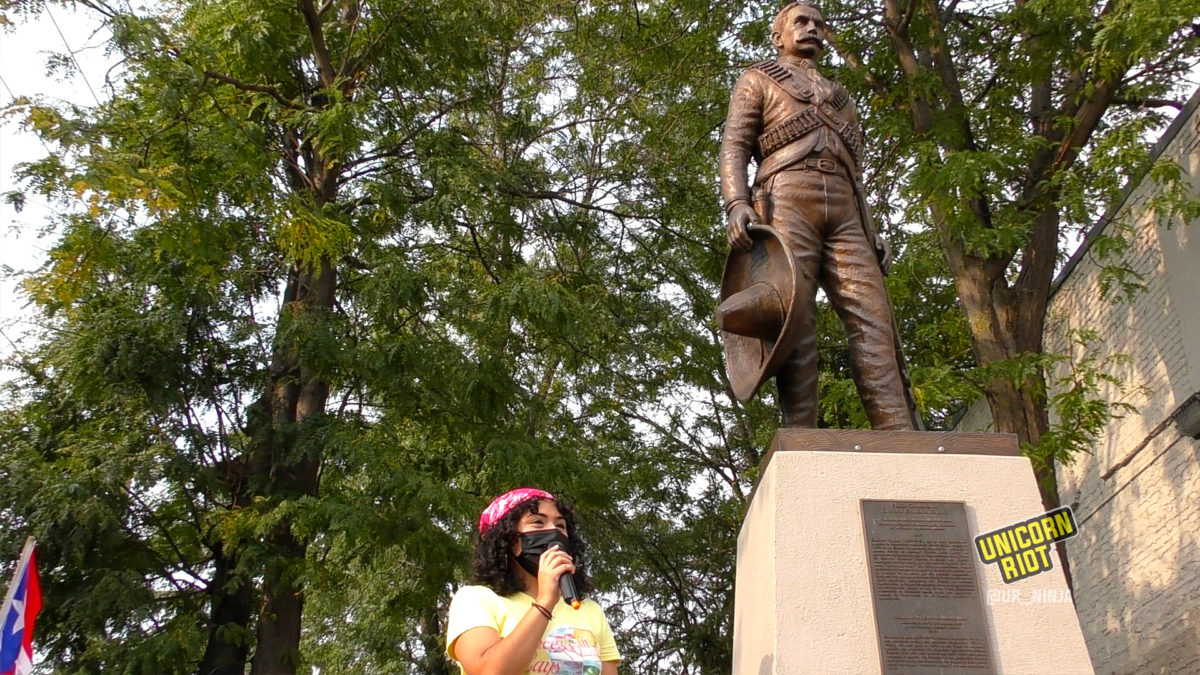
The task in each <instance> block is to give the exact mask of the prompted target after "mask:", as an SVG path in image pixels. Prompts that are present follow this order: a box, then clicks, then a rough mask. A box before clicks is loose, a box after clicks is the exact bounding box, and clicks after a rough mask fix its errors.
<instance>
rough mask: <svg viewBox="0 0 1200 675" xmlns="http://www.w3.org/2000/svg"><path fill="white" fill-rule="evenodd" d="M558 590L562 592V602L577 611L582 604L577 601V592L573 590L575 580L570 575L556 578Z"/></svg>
mask: <svg viewBox="0 0 1200 675" xmlns="http://www.w3.org/2000/svg"><path fill="white" fill-rule="evenodd" d="M558 589H559V590H560V591H562V599H563V602H565V603H567V604H568V605H570V606H571V609H579V607H580V605H582V604H583V603H582V602H580V601H579V591H577V590H575V578H574V577H572V576H571V575H570V574H563V575H562V576H561V577H559V578H558Z"/></svg>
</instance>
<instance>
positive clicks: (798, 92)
mask: <svg viewBox="0 0 1200 675" xmlns="http://www.w3.org/2000/svg"><path fill="white" fill-rule="evenodd" d="M750 70H757V71H758V72H760V73H762V74H763V75H766V76H767V77H769V78H771V81H772V82H774V83H775V84H776V85H778V86H779V88H780V89H783V90H784V91H785V92H787V94H788V95H789V96H791V97H792V98H794V99H796V100H797V101H800V102H802V103H810V102H811V101H812V97H813V90H812V89H811V88H809V87H805V86H801V85H800V83H798V82H796V78H795V77H794V76H793V75H792V71H790V70H788V69H787V68H784V67H783V66H781V65H779V64H778V63H777V62H775V61H759V62H758V63H756V64H754V65H752V66H750ZM829 84H830V85H832V87H833V98H831V99H830V100H829V104H830V105H832V106H833V109H834V110H838V111H840V110H841V109H842V108H845V107H846V105H847V104H848V103H850V92H848V91H846V88H845V87H843V86H842V85H841V83H839V82H836V81H833V80H830V81H829Z"/></svg>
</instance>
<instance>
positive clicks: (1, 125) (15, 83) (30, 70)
mask: <svg viewBox="0 0 1200 675" xmlns="http://www.w3.org/2000/svg"><path fill="white" fill-rule="evenodd" d="M10 19H11V20H12V21H13V22H14V24H15V25H14V26H7V27H5V28H4V29H3V30H0V105H2V106H3V108H2V109H3V110H4V111H5V112H7V107H8V105H9V104H10V103H11V102H12V101H13V99H14V97H20V96H26V97H29V98H31V99H37V98H42V99H43V100H47V101H70V102H73V103H80V104H88V105H95V103H96V98H95V96H100V97H103V96H105V90H104V87H103V83H104V78H105V74H106V72H107V71H108V69H109V68H110V66H111V63H112V61H111V59H110V58H109V57H108V56H107V55H106V54H105V53H104V45H105V43H106V42H107V37H108V35H109V34H108V32H107V31H104V32H102V33H97V32H96V31H97V30H98V26H99V24H98V22H95V21H90V20H89V19H88V14H87V13H86V12H73V11H70V10H69V9H66V8H63V7H62V6H60V5H57V4H52V3H46V7H45V9H44V10H43V12H42V13H41V14H40V15H39V16H38V17H37V18H36V19H32V20H28V21H25V20H23V19H21V18H20V17H18V16H10ZM60 31H61V34H60ZM68 51H70V52H73V53H74V54H75V57H76V61H77V62H78V64H79V68H80V71H79V72H74V73H70V74H68V75H64V74H62V73H56V74H55V75H53V76H50V75H47V72H46V71H47V56H48V55H49V54H63V53H67V52H68ZM89 85H90V89H89ZM93 90H94V92H95V94H94V95H93ZM18 120H19V115H12V116H5V117H4V118H3V120H2V122H0V195H3V194H5V193H7V192H9V191H11V190H15V189H17V187H18V186H17V185H16V182H15V177H14V176H13V166H14V165H15V164H19V163H21V162H25V161H30V160H34V159H38V158H41V157H43V156H45V155H46V154H47V151H46V148H45V147H44V146H43V145H42V144H41V141H40V140H39V139H38V138H37V137H35V136H34V135H33V134H31V133H27V132H24V131H22V130H21V129H20V127H19V125H18ZM50 213H51V209H50V206H49V205H48V204H46V203H45V202H44V201H42V200H41V199H40V198H38V197H35V196H32V195H27V197H26V200H25V208H24V210H23V211H21V212H20V213H17V212H16V211H15V210H14V209H13V208H12V206H10V205H9V204H8V203H6V202H0V269H3V268H12V269H14V270H18V271H19V270H29V269H31V268H33V267H35V266H36V265H38V264H39V263H40V261H41V258H42V254H43V252H44V251H45V250H46V248H47V247H48V245H49V242H48V240H45V239H39V238H38V230H39V229H40V228H41V227H43V226H44V225H45V223H46V219H47V217H48V216H49V215H50ZM24 304H25V300H24V299H23V298H22V297H20V295H19V292H18V291H17V290H16V284H15V283H14V281H13V280H12V279H0V354H8V353H10V351H11V350H12V348H13V347H12V344H11V342H10V340H16V339H17V337H18V336H19V335H20V334H21V333H23V332H24V331H25V330H26V328H27V324H26V323H25V321H24V316H25V312H23V311H22V307H23V306H24Z"/></svg>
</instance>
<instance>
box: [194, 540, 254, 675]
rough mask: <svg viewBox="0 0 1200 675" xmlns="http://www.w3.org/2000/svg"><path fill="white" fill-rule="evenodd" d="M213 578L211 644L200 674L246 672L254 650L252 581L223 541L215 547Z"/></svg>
mask: <svg viewBox="0 0 1200 675" xmlns="http://www.w3.org/2000/svg"><path fill="white" fill-rule="evenodd" d="M213 567H214V571H213V578H212V581H211V582H209V586H208V588H209V596H210V597H211V607H212V608H211V610H210V612H209V616H210V619H209V629H208V644H207V645H206V646H205V648H204V656H203V657H201V659H200V666H199V668H198V669H197V672H198V673H199V674H200V675H243V674H244V673H245V672H246V658H247V655H248V654H249V652H250V630H249V625H250V616H251V607H252V605H253V596H252V594H251V591H252V586H251V585H250V580H249V579H246V578H245V576H243V575H241V574H238V573H237V571H236V569H237V557H236V555H235V554H231V553H229V552H228V551H227V550H226V548H225V546H224V545H223V544H221V543H220V542H218V543H216V544H215V545H214V546H213Z"/></svg>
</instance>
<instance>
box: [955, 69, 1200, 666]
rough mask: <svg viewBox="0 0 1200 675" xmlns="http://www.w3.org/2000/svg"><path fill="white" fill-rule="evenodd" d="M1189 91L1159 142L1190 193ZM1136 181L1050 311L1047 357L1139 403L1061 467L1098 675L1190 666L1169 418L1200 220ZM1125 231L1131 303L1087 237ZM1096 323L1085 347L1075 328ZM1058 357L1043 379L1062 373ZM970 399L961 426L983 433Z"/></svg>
mask: <svg viewBox="0 0 1200 675" xmlns="http://www.w3.org/2000/svg"><path fill="white" fill-rule="evenodd" d="M1198 103H1200V92H1197V94H1196V95H1195V96H1193V97H1192V100H1191V102H1189V105H1188V106H1187V107H1186V108H1185V110H1184V112H1183V114H1182V115H1180V117H1179V119H1177V120H1176V122H1175V123H1174V124H1172V126H1171V127H1170V128H1169V129H1168V131H1167V133H1166V134H1165V135H1164V138H1163V141H1161V142H1160V144H1159V146H1158V147H1157V151H1158V152H1159V153H1160V154H1159V156H1160V157H1163V158H1170V159H1172V160H1174V161H1176V162H1178V163H1179V164H1180V165H1181V166H1182V167H1183V168H1184V170H1185V171H1186V172H1187V174H1188V176H1189V180H1190V184H1191V187H1192V188H1193V193H1194V194H1196V195H1197V196H1198V197H1200V112H1197V105H1198ZM1158 189H1159V188H1158V187H1157V186H1156V185H1154V184H1153V183H1152V182H1150V181H1143V182H1142V184H1140V185H1138V186H1136V187H1135V188H1133V189H1132V190H1131V191H1130V192H1129V194H1128V196H1127V198H1126V199H1125V201H1124V202H1123V203H1122V204H1121V205H1120V206H1119V207H1118V208H1117V209H1115V215H1114V216H1113V217H1112V218H1111V219H1109V220H1107V221H1104V222H1102V223H1100V224H1098V225H1097V228H1096V230H1093V233H1092V234H1091V235H1089V238H1088V240H1087V241H1085V242H1084V244H1083V245H1082V246H1081V248H1080V251H1079V252H1077V253H1076V255H1075V256H1074V257H1073V258H1072V260H1071V262H1070V263H1068V266H1067V268H1066V269H1065V270H1064V274H1063V276H1062V278H1061V280H1060V285H1059V287H1058V290H1057V292H1056V293H1055V295H1054V296H1053V298H1052V300H1051V305H1050V311H1049V316H1048V318H1047V323H1046V348H1047V350H1048V351H1051V352H1057V353H1067V354H1071V356H1072V361H1073V362H1075V363H1078V362H1079V361H1080V360H1081V359H1084V358H1085V357H1087V358H1091V359H1094V360H1095V361H1096V362H1098V363H1101V362H1106V361H1107V362H1108V366H1107V368H1106V370H1107V372H1110V373H1112V374H1114V375H1116V376H1118V377H1119V378H1120V379H1121V382H1122V385H1121V386H1119V387H1118V386H1115V385H1113V386H1107V387H1105V388H1104V390H1103V395H1104V396H1105V397H1107V398H1108V399H1109V400H1110V401H1122V402H1125V403H1129V404H1131V405H1133V406H1135V407H1136V408H1137V412H1136V413H1134V414H1126V415H1125V416H1123V417H1121V418H1118V419H1114V420H1112V421H1111V422H1110V423H1109V424H1108V425H1107V426H1106V427H1105V429H1104V430H1103V432H1102V433H1101V434H1100V436H1099V438H1098V439H1097V442H1096V444H1095V447H1094V448H1093V452H1092V453H1091V454H1086V455H1082V456H1079V457H1078V458H1077V459H1076V461H1075V462H1074V463H1073V464H1071V465H1069V466H1064V467H1059V469H1058V481H1059V492H1060V496H1061V498H1062V502H1063V503H1064V504H1070V505H1071V506H1072V507H1073V508H1074V510H1075V515H1076V518H1077V519H1078V521H1079V524H1080V533H1079V535H1078V536H1077V537H1076V538H1074V539H1071V540H1069V543H1068V556H1069V560H1070V563H1071V571H1072V575H1073V577H1074V578H1073V581H1074V586H1075V599H1076V607H1077V610H1078V613H1079V620H1080V625H1081V627H1082V628H1083V633H1084V637H1085V639H1086V640H1087V644H1088V650H1089V652H1090V654H1091V657H1092V662H1093V665H1094V666H1095V668H1096V672H1098V673H1200V441H1197V440H1196V439H1195V438H1192V436H1191V434H1195V433H1197V431H1196V430H1195V429H1194V428H1190V427H1189V426H1188V425H1187V424H1183V425H1181V423H1180V421H1179V420H1180V419H1182V418H1185V417H1187V415H1188V414H1189V413H1192V412H1195V411H1196V410H1198V409H1200V401H1198V400H1197V399H1196V398H1194V397H1195V395H1196V394H1197V392H1200V223H1191V224H1190V225H1189V224H1187V223H1182V222H1179V221H1178V220H1176V222H1172V223H1163V222H1161V219H1160V218H1159V217H1158V215H1157V214H1155V213H1153V212H1152V211H1151V210H1150V209H1149V208H1148V207H1147V201H1148V200H1149V199H1151V198H1152V197H1153V196H1154V194H1156V190H1158ZM1117 227H1128V228H1130V229H1129V230H1128V231H1127V235H1126V236H1127V237H1128V245H1127V247H1126V249H1125V250H1124V251H1123V252H1122V253H1121V254H1120V257H1119V262H1120V263H1121V264H1123V265H1125V266H1128V267H1129V268H1131V269H1133V270H1135V271H1137V272H1138V273H1139V274H1140V275H1141V280H1142V285H1143V288H1142V289H1141V290H1140V291H1139V292H1136V293H1134V294H1132V295H1131V296H1130V297H1121V294H1120V293H1119V292H1118V293H1116V294H1115V295H1109V296H1108V297H1105V296H1104V294H1103V292H1102V290H1101V269H1102V265H1103V264H1105V263H1107V264H1112V263H1114V262H1117V261H1116V260H1108V261H1101V260H1099V259H1098V255H1097V254H1096V253H1095V252H1094V251H1093V250H1092V249H1091V248H1090V243H1091V241H1093V240H1094V236H1095V235H1096V234H1099V233H1114V232H1115V230H1114V228H1117ZM1078 329H1090V330H1095V331H1097V332H1098V333H1099V335H1100V336H1101V339H1100V340H1099V341H1098V342H1094V343H1092V344H1090V345H1087V346H1082V345H1080V344H1078V343H1076V341H1074V340H1072V339H1071V338H1070V334H1071V332H1072V331H1074V330H1078ZM1070 375H1071V370H1070V366H1069V365H1067V364H1064V365H1063V366H1062V367H1060V368H1058V369H1057V370H1056V371H1055V372H1052V373H1050V374H1049V377H1050V379H1051V380H1056V379H1061V378H1069V377H1070ZM989 425H990V416H989V415H988V414H987V407H986V405H977V406H975V407H974V408H973V409H972V411H971V412H970V413H969V414H968V415H967V417H966V418H964V420H963V422H962V423H961V424H960V427H959V428H960V429H963V430H968V428H969V429H971V430H975V429H983V428H987V427H988V426H989Z"/></svg>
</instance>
